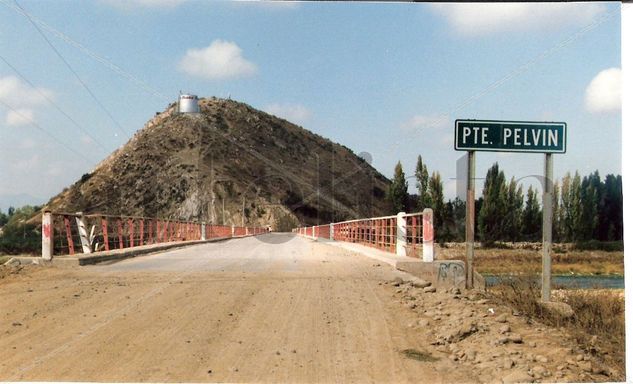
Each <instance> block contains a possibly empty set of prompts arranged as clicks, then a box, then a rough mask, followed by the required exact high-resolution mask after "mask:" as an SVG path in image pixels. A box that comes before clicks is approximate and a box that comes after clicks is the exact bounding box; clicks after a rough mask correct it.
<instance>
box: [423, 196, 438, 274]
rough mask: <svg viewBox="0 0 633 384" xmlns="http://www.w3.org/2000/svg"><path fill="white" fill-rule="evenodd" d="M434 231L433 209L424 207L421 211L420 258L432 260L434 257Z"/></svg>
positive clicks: (427, 260)
mask: <svg viewBox="0 0 633 384" xmlns="http://www.w3.org/2000/svg"><path fill="white" fill-rule="evenodd" d="M434 240H435V232H434V230H433V210H432V209H431V208H425V209H424V211H422V260H423V261H426V262H432V261H433V259H434V256H435V255H434V249H433V243H434Z"/></svg>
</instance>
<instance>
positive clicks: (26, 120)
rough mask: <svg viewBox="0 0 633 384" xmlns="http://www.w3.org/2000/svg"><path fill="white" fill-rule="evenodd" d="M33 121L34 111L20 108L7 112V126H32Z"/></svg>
mask: <svg viewBox="0 0 633 384" xmlns="http://www.w3.org/2000/svg"><path fill="white" fill-rule="evenodd" d="M32 121H34V115H33V111H32V110H30V109H26V108H20V109H15V110H9V112H7V118H6V122H7V125H10V126H13V127H17V126H20V125H26V124H30V123H31V122H32Z"/></svg>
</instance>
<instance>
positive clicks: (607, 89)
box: [585, 68, 622, 113]
mask: <svg viewBox="0 0 633 384" xmlns="http://www.w3.org/2000/svg"><path fill="white" fill-rule="evenodd" d="M621 97H622V71H621V70H620V68H609V69H605V70H604V71H601V72H600V73H598V74H597V75H596V77H594V78H593V80H591V82H590V83H589V85H588V86H587V89H586V90H585V107H586V108H587V110H588V111H589V112H593V113H600V112H616V111H619V110H620V108H621V107H622V99H621Z"/></svg>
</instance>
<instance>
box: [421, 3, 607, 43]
mask: <svg viewBox="0 0 633 384" xmlns="http://www.w3.org/2000/svg"><path fill="white" fill-rule="evenodd" d="M430 7H431V9H432V10H433V11H435V12H436V13H438V14H439V15H441V16H442V17H444V18H445V19H446V20H447V21H448V23H449V24H450V25H451V27H452V28H453V29H455V30H456V31H457V32H458V33H459V34H461V35H467V36H481V35H487V34H491V33H495V32H507V31H540V30H543V29H557V28H561V27H565V26H568V25H579V26H584V25H586V24H589V23H591V22H592V21H594V20H595V19H596V18H597V17H598V16H599V15H600V14H602V13H603V12H604V11H605V7H604V6H603V5H602V4H590V3H584V4H571V3H538V4H529V3H486V4H481V3H459V4H431V5H430Z"/></svg>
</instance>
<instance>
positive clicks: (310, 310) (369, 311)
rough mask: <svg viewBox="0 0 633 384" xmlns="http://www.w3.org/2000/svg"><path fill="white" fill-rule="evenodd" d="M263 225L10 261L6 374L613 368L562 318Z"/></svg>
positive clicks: (511, 375)
mask: <svg viewBox="0 0 633 384" xmlns="http://www.w3.org/2000/svg"><path fill="white" fill-rule="evenodd" d="M262 239H263V240H264V241H262V240H260V239H255V238H245V239H235V240H230V241H226V242H222V243H212V244H205V245H199V246H193V247H189V248H184V249H178V250H174V251H170V252H165V253H161V254H157V255H151V256H144V257H139V258H135V259H129V260H125V261H122V262H119V263H115V264H111V265H100V266H90V267H78V268H69V269H56V268H45V267H29V268H25V269H23V270H22V271H20V272H19V273H15V274H8V275H6V276H5V277H4V278H2V279H0V335H1V337H0V380H30V381H33V380H54V381H107V382H113V381H126V382H130V381H131V382H137V381H152V382H157V381H169V382H183V381H184V382H191V381H195V382H215V381H218V382H227V381H228V382H370V381H374V382H432V383H437V382H451V383H452V382H491V381H501V380H502V379H503V378H504V377H505V378H506V381H512V380H516V379H519V378H521V377H523V379H524V380H527V379H530V380H532V379H537V378H538V379H542V380H550V381H568V380H571V381H574V380H606V379H607V377H606V376H604V375H603V374H601V373H600V371H599V370H598V369H595V366H596V365H595V364H594V365H593V368H592V366H591V364H592V363H591V362H590V361H587V364H589V365H590V366H589V368H588V370H587V369H586V368H587V367H586V365H587V364H585V361H584V359H583V358H582V356H580V357H578V356H576V355H577V354H578V351H575V350H574V347H573V344H571V342H568V341H566V339H565V337H564V335H562V334H560V332H559V331H558V330H552V329H545V328H543V327H538V325H528V324H526V322H525V321H523V320H522V319H521V318H520V317H514V316H512V315H511V311H509V310H508V309H504V308H496V307H495V308H496V313H495V314H494V315H493V314H491V313H490V312H489V311H490V307H491V305H490V304H488V303H486V302H485V301H479V298H477V297H474V296H468V295H462V294H459V293H456V292H453V293H447V292H436V293H424V292H423V290H422V289H420V288H415V287H413V286H411V285H408V284H403V285H400V286H398V287H397V286H394V285H393V284H391V283H386V282H387V281H392V280H393V279H394V278H395V277H397V276H402V274H400V273H399V272H396V271H394V270H393V269H392V267H391V266H389V265H387V264H381V263H377V262H376V261H374V260H372V259H369V258H366V257H364V256H362V255H359V254H355V253H352V252H350V251H345V250H342V249H340V248H335V247H332V246H328V245H325V244H320V243H314V242H312V241H309V240H306V239H303V238H298V237H292V236H290V235H279V234H269V235H265V237H263V238H262ZM502 316H505V318H502ZM504 320H505V321H504ZM502 327H508V328H510V327H511V328H512V329H511V332H510V331H508V332H505V333H503V334H502V333H501V331H503V330H504V329H502ZM517 335H518V336H517ZM516 337H519V338H522V340H520V342H516V341H518V340H517V339H516ZM503 338H505V339H506V340H503ZM513 341H515V342H516V343H515V342H513ZM407 350H408V353H404V352H403V351H407ZM592 369H593V371H595V372H593V371H592ZM592 375H593V376H592Z"/></svg>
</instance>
